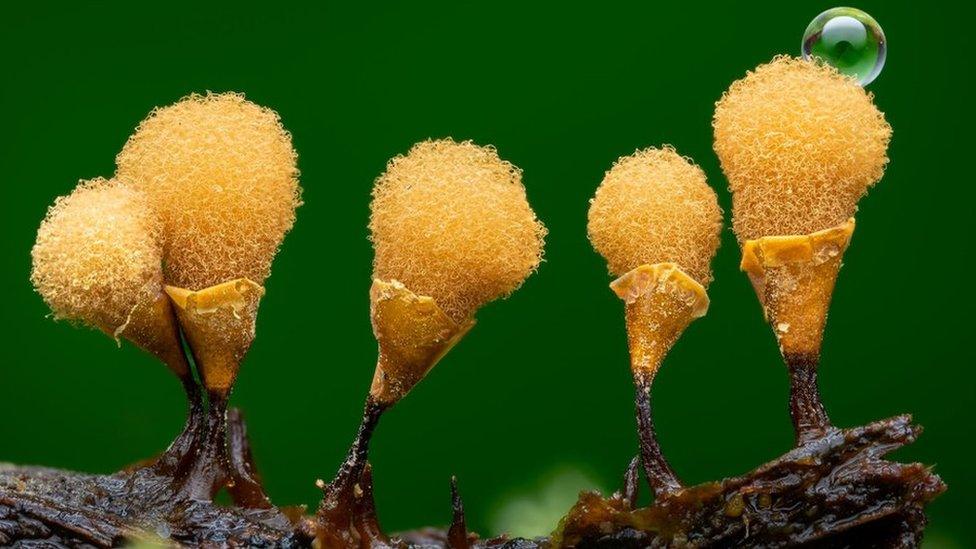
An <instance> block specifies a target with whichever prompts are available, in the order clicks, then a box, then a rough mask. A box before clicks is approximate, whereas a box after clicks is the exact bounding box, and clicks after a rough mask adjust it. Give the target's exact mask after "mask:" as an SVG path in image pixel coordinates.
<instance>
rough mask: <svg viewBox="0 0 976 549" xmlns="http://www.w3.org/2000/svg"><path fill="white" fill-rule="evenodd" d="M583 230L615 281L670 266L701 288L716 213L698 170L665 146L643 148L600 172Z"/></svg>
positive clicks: (707, 276) (713, 247) (715, 236)
mask: <svg viewBox="0 0 976 549" xmlns="http://www.w3.org/2000/svg"><path fill="white" fill-rule="evenodd" d="M587 230H588V232H589V235H590V241H591V242H592V243H593V247H594V248H596V250H597V252H599V253H600V255H602V256H603V257H604V258H606V260H607V264H608V265H609V268H610V272H611V273H613V274H614V275H616V276H620V275H623V274H624V273H626V272H628V271H630V270H632V269H636V268H637V267H640V266H641V265H653V264H655V263H665V262H671V263H677V264H678V265H679V266H680V267H681V269H682V270H684V271H685V272H687V273H688V274H689V275H690V276H691V277H692V278H694V279H695V280H696V281H698V282H699V283H700V284H702V285H705V286H707V285H708V283H709V282H711V280H712V269H711V262H712V258H713V257H714V256H715V252H716V251H717V250H718V245H719V233H720V232H721V230H722V210H721V208H719V206H718V200H717V198H716V197H715V191H714V190H712V188H711V187H709V186H708V183H706V182H705V173H704V172H703V171H702V170H701V168H699V167H698V166H696V165H695V164H693V163H692V162H691V161H690V160H689V159H687V158H684V157H682V156H681V155H679V154H678V153H677V152H675V150H674V149H673V148H671V147H668V146H666V147H664V148H662V149H655V148H648V149H644V150H640V151H637V152H635V153H634V154H632V155H630V156H625V157H622V158H620V159H618V160H617V162H616V163H615V164H614V165H613V167H612V168H611V169H610V171H608V172H607V173H606V176H605V177H604V178H603V183H601V184H600V187H599V188H598V189H597V190H596V196H594V197H593V199H592V200H591V201H590V213H589V223H588V225H587Z"/></svg>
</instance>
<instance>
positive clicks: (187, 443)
mask: <svg viewBox="0 0 976 549" xmlns="http://www.w3.org/2000/svg"><path fill="white" fill-rule="evenodd" d="M180 382H181V383H182V385H183V392H184V393H185V394H186V400H187V413H186V424H185V425H184V426H183V431H182V432H180V434H179V435H177V437H176V438H175V439H174V440H173V442H172V443H171V444H170V445H169V448H167V449H166V451H165V452H163V453H162V454H161V455H160V456H159V458H158V459H157V460H156V462H155V463H153V464H152V466H151V468H152V469H153V472H154V473H156V474H157V475H160V476H177V475H180V474H183V473H185V472H186V470H187V468H188V467H190V464H191V463H192V460H193V457H194V454H195V452H196V450H197V445H198V444H199V437H200V434H201V432H202V431H203V426H204V424H205V421H206V417H205V414H204V402H203V393H202V391H200V385H199V384H197V382H196V380H195V379H193V375H192V374H190V373H187V374H186V375H183V376H181V377H180Z"/></svg>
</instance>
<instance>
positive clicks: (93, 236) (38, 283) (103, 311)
mask: <svg viewBox="0 0 976 549" xmlns="http://www.w3.org/2000/svg"><path fill="white" fill-rule="evenodd" d="M159 235H160V227H159V224H158V222H157V221H156V219H155V217H154V216H153V214H152V210H151V209H150V208H149V206H148V204H147V203H146V201H145V199H144V197H143V196H142V195H141V194H140V193H138V192H137V191H135V190H133V189H131V188H129V187H127V186H125V185H123V184H121V183H119V182H118V181H115V180H106V179H94V180H91V181H83V182H81V183H80V184H79V185H78V187H77V188H76V189H75V190H74V192H72V193H71V194H70V195H68V196H62V197H60V198H58V199H57V200H56V201H55V202H54V205H52V206H51V207H50V209H49V210H48V212H47V216H46V217H45V218H44V221H42V222H41V227H40V229H38V231H37V242H36V243H35V244H34V249H33V250H32V251H31V257H32V259H33V269H32V271H31V282H32V283H33V284H34V287H35V288H36V289H37V292H38V293H39V294H41V297H43V298H44V301H45V302H46V303H47V305H48V306H49V307H50V308H51V310H52V311H53V312H54V314H55V316H56V317H58V318H64V319H69V320H74V321H79V322H82V323H84V324H87V325H89V326H93V327H96V328H100V329H103V330H106V331H108V332H109V333H118V332H119V331H121V330H120V329H121V328H122V327H124V326H125V324H126V322H128V318H129V313H130V312H131V311H132V310H133V308H135V307H136V305H139V304H140V303H143V302H145V301H147V300H149V299H151V298H153V297H155V296H156V295H158V293H159V291H160V289H161V288H162V271H161V268H162V267H161V265H162V263H161V262H162V252H161V249H160V245H159Z"/></svg>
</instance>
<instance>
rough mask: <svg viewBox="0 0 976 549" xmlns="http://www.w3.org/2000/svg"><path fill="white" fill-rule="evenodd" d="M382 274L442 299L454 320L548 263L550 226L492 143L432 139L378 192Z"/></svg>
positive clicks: (375, 212) (374, 230)
mask: <svg viewBox="0 0 976 549" xmlns="http://www.w3.org/2000/svg"><path fill="white" fill-rule="evenodd" d="M371 211H372V214H371V216H370V223H369V227H370V233H371V236H370V239H371V240H372V242H373V248H374V249H375V251H376V257H375V259H374V262H373V276H374V278H378V279H381V280H387V281H389V280H398V281H400V282H402V283H403V284H404V286H406V287H407V288H408V289H410V290H411V291H412V292H414V293H416V294H419V295H427V296H430V297H433V298H434V299H435V300H436V301H437V304H438V305H439V306H440V307H441V309H443V310H444V312H445V313H447V315H448V316H450V317H451V318H453V319H454V320H455V321H458V322H460V321H462V320H464V319H465V318H467V317H469V316H471V315H472V314H474V312H475V311H476V310H477V309H478V308H479V307H480V306H482V305H484V304H485V303H487V302H489V301H491V300H493V299H496V298H498V297H501V296H506V295H508V294H509V293H511V292H512V291H514V290H515V289H516V288H518V287H519V286H520V285H521V284H522V282H523V281H524V280H525V278H526V277H528V276H529V274H531V273H532V272H533V271H534V270H535V269H536V268H537V267H538V265H539V261H540V260H541V258H542V247H543V239H544V237H545V234H546V229H545V227H544V226H543V225H542V223H540V222H539V220H538V219H536V217H535V213H534V212H533V211H532V208H531V207H529V203H528V201H527V200H526V197H525V188H524V187H523V186H522V172H521V171H520V170H519V169H518V168H516V167H515V166H513V165H512V164H510V163H508V162H506V161H504V160H502V159H500V158H499V157H498V153H497V152H496V151H495V149H494V148H492V147H480V146H478V145H475V144H473V143H471V142H470V141H465V142H461V143H457V142H455V141H453V140H451V139H444V140H437V141H424V142H422V143H418V144H416V145H414V147H413V148H412V149H410V152H408V153H407V154H406V155H405V156H398V157H396V158H394V159H393V160H391V161H390V163H389V164H388V165H387V168H386V172H384V173H383V174H382V175H381V176H380V177H379V178H378V179H377V180H376V184H375V186H374V188H373V201H372V204H371Z"/></svg>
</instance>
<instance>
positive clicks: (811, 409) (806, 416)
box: [783, 354, 831, 446]
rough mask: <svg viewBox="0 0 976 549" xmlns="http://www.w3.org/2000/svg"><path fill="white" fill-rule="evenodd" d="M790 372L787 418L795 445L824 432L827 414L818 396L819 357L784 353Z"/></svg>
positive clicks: (828, 423) (826, 428)
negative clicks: (788, 416) (791, 426)
mask: <svg viewBox="0 0 976 549" xmlns="http://www.w3.org/2000/svg"><path fill="white" fill-rule="evenodd" d="M783 358H784V360H785V361H786V367H787V369H788V370H789V373H790V418H791V419H792V420H793V430H794V432H795V434H796V445H797V446H800V445H801V444H803V443H805V442H807V441H809V440H813V439H815V438H818V437H821V436H823V435H824V434H825V433H826V432H827V431H828V430H829V429H830V428H831V424H830V418H828V417H827V411H826V410H824V406H823V402H822V401H821V400H820V389H819V388H818V387H817V366H818V365H819V362H820V361H819V357H817V356H811V355H798V354H786V355H784V357H783Z"/></svg>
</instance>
